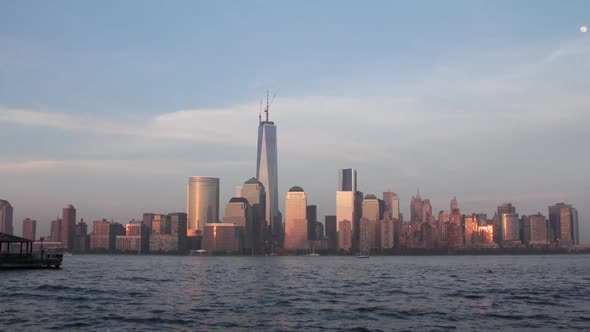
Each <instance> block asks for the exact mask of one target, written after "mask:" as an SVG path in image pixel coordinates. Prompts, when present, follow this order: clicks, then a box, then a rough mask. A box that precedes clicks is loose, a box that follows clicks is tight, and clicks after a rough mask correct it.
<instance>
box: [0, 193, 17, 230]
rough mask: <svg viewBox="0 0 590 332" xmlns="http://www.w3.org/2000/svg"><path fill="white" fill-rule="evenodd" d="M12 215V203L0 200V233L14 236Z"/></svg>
mask: <svg viewBox="0 0 590 332" xmlns="http://www.w3.org/2000/svg"><path fill="white" fill-rule="evenodd" d="M12 214H13V209H12V205H10V202H8V201H5V200H3V199H0V233H6V234H10V235H12V234H13V232H14V230H13V228H12Z"/></svg>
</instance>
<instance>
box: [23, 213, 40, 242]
mask: <svg viewBox="0 0 590 332" xmlns="http://www.w3.org/2000/svg"><path fill="white" fill-rule="evenodd" d="M36 234H37V220H32V219H30V218H26V219H25V220H23V237H24V238H25V239H29V240H33V241H35V240H36V238H35V236H36Z"/></svg>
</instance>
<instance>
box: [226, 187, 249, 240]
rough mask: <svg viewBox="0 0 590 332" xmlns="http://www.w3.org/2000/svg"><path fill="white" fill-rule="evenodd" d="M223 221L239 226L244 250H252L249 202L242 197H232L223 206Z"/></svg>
mask: <svg viewBox="0 0 590 332" xmlns="http://www.w3.org/2000/svg"><path fill="white" fill-rule="evenodd" d="M223 222H224V223H230V224H235V225H236V226H238V227H240V228H239V230H240V237H241V241H242V246H243V248H244V249H245V251H246V252H252V251H253V247H252V243H253V235H254V234H253V227H252V211H251V207H250V203H248V200H247V199H246V198H243V197H232V198H231V199H230V200H229V202H228V203H227V205H226V206H225V215H224V217H223Z"/></svg>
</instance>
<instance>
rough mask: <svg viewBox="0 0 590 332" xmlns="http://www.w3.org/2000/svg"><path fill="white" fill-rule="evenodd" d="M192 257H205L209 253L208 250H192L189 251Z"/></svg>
mask: <svg viewBox="0 0 590 332" xmlns="http://www.w3.org/2000/svg"><path fill="white" fill-rule="evenodd" d="M189 252H190V254H191V256H197V255H198V256H200V255H204V254H206V253H207V250H205V249H199V250H190V251H189Z"/></svg>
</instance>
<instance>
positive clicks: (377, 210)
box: [362, 194, 382, 221]
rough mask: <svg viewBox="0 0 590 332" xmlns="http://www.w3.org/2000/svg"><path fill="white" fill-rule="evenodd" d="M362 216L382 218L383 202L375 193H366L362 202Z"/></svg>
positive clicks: (369, 218) (370, 218) (375, 218)
mask: <svg viewBox="0 0 590 332" xmlns="http://www.w3.org/2000/svg"><path fill="white" fill-rule="evenodd" d="M362 206H363V207H362V217H363V218H366V219H368V220H374V221H377V220H381V217H382V215H381V203H380V201H379V199H377V197H375V195H372V194H369V195H366V196H365V198H364V199H363V203H362Z"/></svg>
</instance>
